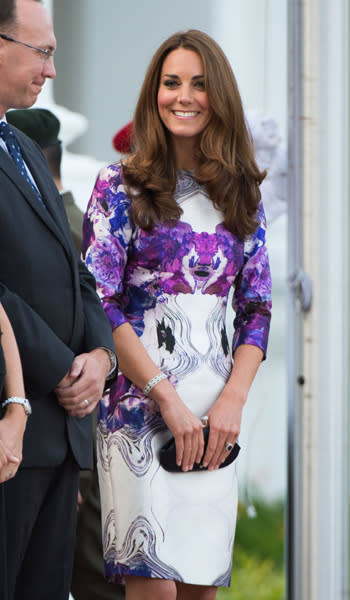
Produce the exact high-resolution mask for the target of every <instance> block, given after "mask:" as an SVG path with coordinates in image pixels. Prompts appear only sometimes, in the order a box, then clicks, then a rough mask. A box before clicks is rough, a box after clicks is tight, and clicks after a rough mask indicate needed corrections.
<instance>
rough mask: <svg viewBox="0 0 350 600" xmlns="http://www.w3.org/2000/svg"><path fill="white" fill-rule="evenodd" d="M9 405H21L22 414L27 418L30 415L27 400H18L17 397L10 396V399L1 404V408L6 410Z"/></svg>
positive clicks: (30, 411)
mask: <svg viewBox="0 0 350 600" xmlns="http://www.w3.org/2000/svg"><path fill="white" fill-rule="evenodd" d="M9 404H21V405H22V406H23V408H24V412H25V413H26V415H27V417H29V415H31V414H32V407H31V406H30V402H29V400H27V398H20V397H19V396H11V398H7V400H5V402H3V403H2V408H6V406H8V405H9Z"/></svg>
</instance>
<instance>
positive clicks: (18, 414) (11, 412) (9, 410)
mask: <svg viewBox="0 0 350 600" xmlns="http://www.w3.org/2000/svg"><path fill="white" fill-rule="evenodd" d="M4 419H6V420H8V421H11V426H13V427H17V428H19V429H23V431H24V429H25V427H26V424H27V420H28V415H27V414H26V413H25V410H24V408H23V406H21V405H20V404H8V405H7V406H6V412H5V416H4Z"/></svg>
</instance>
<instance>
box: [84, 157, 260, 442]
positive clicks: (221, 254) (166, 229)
mask: <svg viewBox="0 0 350 600" xmlns="http://www.w3.org/2000/svg"><path fill="white" fill-rule="evenodd" d="M194 190H195V191H196V190H198V185H197V184H196V182H195V179H194V177H193V176H190V177H189V176H188V174H187V175H186V173H185V174H184V173H183V172H180V174H179V178H178V182H177V188H176V199H177V201H178V202H180V204H181V202H183V201H184V199H185V200H186V198H188V197H190V196H191V194H192V193H193V191H194ZM203 193H204V195H206V194H205V191H204V190H203ZM208 202H210V200H209V199H208ZM259 211H260V212H259V226H258V228H257V230H256V232H255V234H254V235H253V236H252V237H251V238H250V239H249V240H247V241H246V242H243V241H241V240H239V239H237V238H236V237H235V236H234V235H233V234H232V233H230V232H229V231H228V230H227V229H226V227H225V226H224V224H223V223H222V222H221V223H218V224H217V225H216V227H215V231H213V232H212V233H209V232H206V231H195V230H194V229H193V226H192V225H191V224H190V223H187V222H185V221H184V220H179V221H178V222H176V223H175V224H174V223H173V222H172V223H158V224H156V226H155V227H154V230H153V231H152V232H146V231H143V230H141V229H140V228H139V227H137V226H135V225H134V224H133V223H132V222H131V219H130V199H129V197H128V196H127V195H126V193H125V189H124V185H123V180H122V173H121V166H120V165H117V164H115V165H111V166H109V167H106V168H105V169H103V171H102V172H101V173H100V175H99V177H98V179H97V181H96V185H95V188H94V191H93V194H92V196H91V199H90V202H89V205H88V209H87V212H86V216H85V221H84V245H83V248H84V258H85V262H86V264H87V266H88V268H89V269H90V271H91V272H92V274H93V275H94V277H95V279H96V282H97V290H98V293H99V295H100V297H101V299H102V302H103V306H104V309H105V311H106V314H107V316H108V318H109V320H110V322H111V326H112V329H115V328H116V327H118V326H120V325H121V324H123V323H125V322H129V323H130V324H131V325H132V326H133V328H134V330H135V331H136V333H137V335H138V336H139V337H140V338H141V339H142V337H143V335H144V329H145V316H146V314H148V313H149V311H152V310H153V311H154V310H155V309H156V307H157V306H159V305H161V304H162V303H163V304H164V305H166V304H167V303H168V300H169V298H170V297H174V296H178V295H182V294H198V293H200V294H208V295H214V296H216V297H217V298H221V301H222V303H223V305H224V306H225V305H226V301H227V296H228V293H229V290H230V288H231V286H233V287H234V294H233V307H234V310H235V313H236V317H235V321H234V330H235V332H234V338H233V345H232V350H233V352H234V351H235V349H236V348H237V346H239V345H240V344H252V345H255V346H258V347H259V348H261V349H262V350H263V352H264V353H265V352H266V346H267V339H268V331H269V323H270V309H271V295H270V292H271V280H270V270H269V262H268V256H267V251H266V246H265V219H264V212H263V208H262V205H260V207H259ZM162 328H163V329H162ZM219 333H220V336H221V338H222V350H223V353H224V354H227V339H226V337H225V336H226V332H225V330H222V329H220V330H219ZM165 334H166V335H167V338H166V339H167V343H166V340H165ZM155 335H157V339H154V340H153V342H154V344H157V345H158V343H159V340H160V337H159V336H163V338H162V339H163V341H162V342H161V344H160V346H162V347H163V348H164V349H165V350H167V351H168V352H170V349H171V348H173V349H174V346H176V338H175V335H174V332H172V331H171V328H170V325H169V322H168V321H167V322H164V320H163V321H162V320H160V321H159V322H158V329H157V332H156V333H155ZM148 342H149V340H148ZM131 398H134V404H135V405H137V406H139V407H141V409H142V410H145V406H146V404H147V401H145V398H144V396H143V394H142V392H141V390H138V389H137V388H136V387H135V386H133V384H131V383H130V381H128V380H127V379H126V378H125V377H124V376H119V378H118V381H117V382H116V383H115V384H114V385H113V386H112V389H111V392H110V395H109V397H108V400H106V401H105V402H102V403H101V407H100V417H101V418H102V419H103V420H105V422H108V426H109V427H110V429H111V430H112V431H113V430H115V429H116V428H118V427H120V426H122V425H123V424H125V423H126V422H128V419H129V421H130V422H132V423H134V424H135V425H136V424H137V422H138V419H139V415H137V411H135V406H134V407H132V404H133V403H132V402H131V401H130V399H131ZM121 400H123V401H125V405H124V407H123V409H122V408H121V407H120V406H118V405H119V403H120V401H121Z"/></svg>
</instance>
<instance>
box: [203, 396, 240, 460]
mask: <svg viewBox="0 0 350 600" xmlns="http://www.w3.org/2000/svg"><path fill="white" fill-rule="evenodd" d="M243 406H244V401H243V400H242V399H238V398H232V397H231V396H230V395H229V394H228V393H227V391H226V392H225V390H224V391H223V392H222V393H221V394H220V396H219V398H218V399H217V401H216V402H215V404H214V405H213V406H212V407H211V408H210V410H209V411H208V412H207V416H208V424H209V440H208V445H207V449H206V452H205V455H204V458H203V466H204V467H208V470H209V471H213V470H214V469H218V468H219V466H220V464H221V463H222V462H224V460H226V458H227V456H228V454H229V452H230V450H227V449H226V445H227V444H232V447H233V446H234V445H235V442H236V441H237V438H238V436H239V433H240V429H241V420H242V410H243Z"/></svg>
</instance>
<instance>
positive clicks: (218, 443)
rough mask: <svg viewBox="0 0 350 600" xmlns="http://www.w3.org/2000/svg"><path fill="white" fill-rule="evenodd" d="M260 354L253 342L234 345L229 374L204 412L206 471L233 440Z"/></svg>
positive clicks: (217, 463)
mask: <svg viewBox="0 0 350 600" xmlns="http://www.w3.org/2000/svg"><path fill="white" fill-rule="evenodd" d="M262 358H263V352H262V350H260V348H258V347H256V346H252V345H250V344H242V345H241V346H239V347H238V348H237V349H236V352H235V355H234V363H233V367H232V371H231V375H230V377H229V379H228V381H227V383H226V385H225V387H224V389H223V390H222V392H221V394H220V395H219V397H218V398H217V400H216V402H215V403H214V404H213V405H212V406H211V408H210V410H209V411H208V412H207V416H208V417H209V430H210V433H209V440H208V446H207V450H206V452H205V455H204V459H203V466H207V467H208V469H209V471H212V470H214V469H218V468H219V466H220V464H221V463H222V462H223V461H224V460H225V459H226V458H227V456H228V453H229V452H230V450H228V449H227V448H226V446H227V445H228V444H232V446H234V444H235V442H236V441H237V438H238V436H239V432H240V429H241V421H242V411H243V407H244V405H245V403H246V400H247V397H248V392H249V389H250V386H251V384H252V382H253V379H254V377H255V374H256V371H257V369H258V367H259V365H260V363H261V360H262Z"/></svg>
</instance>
